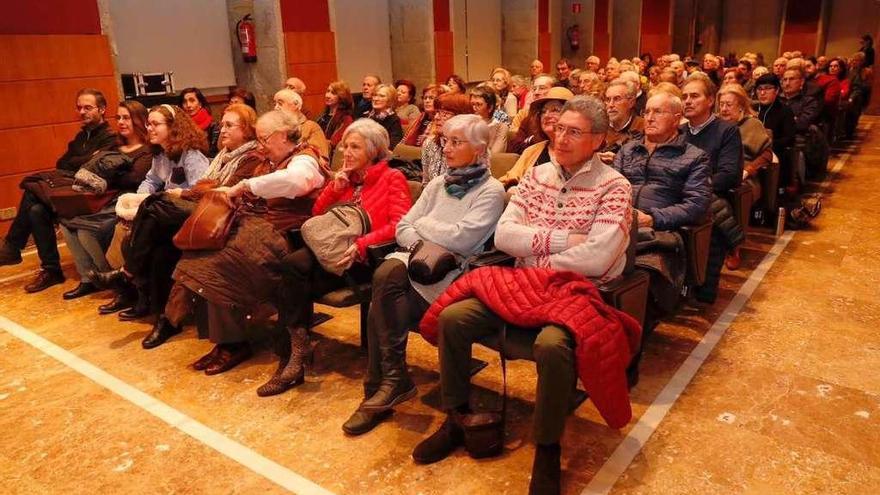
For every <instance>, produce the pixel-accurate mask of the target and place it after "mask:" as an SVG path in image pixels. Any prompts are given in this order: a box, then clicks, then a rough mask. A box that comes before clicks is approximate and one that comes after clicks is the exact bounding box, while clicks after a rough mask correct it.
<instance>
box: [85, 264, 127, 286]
mask: <svg viewBox="0 0 880 495" xmlns="http://www.w3.org/2000/svg"><path fill="white" fill-rule="evenodd" d="M88 276H89V280H91V281H92V283H93V284H95V285H97V286H98V287H101V288H102V289H125V288H128V287H129V286H130V284H131V279H130V278H129V276H128V275H126V273H125V272H124V271H123V270H122V268H117V269H116V270H110V271H109V272H99V271H97V270H92V271H90V272H89V273H88Z"/></svg>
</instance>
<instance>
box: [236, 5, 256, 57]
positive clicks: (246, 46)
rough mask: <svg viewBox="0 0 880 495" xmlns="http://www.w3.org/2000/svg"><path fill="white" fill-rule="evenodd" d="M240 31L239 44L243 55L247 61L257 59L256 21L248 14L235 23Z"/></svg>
mask: <svg viewBox="0 0 880 495" xmlns="http://www.w3.org/2000/svg"><path fill="white" fill-rule="evenodd" d="M235 31H236V32H237V33H238V45H239V46H240V47H241V55H242V57H244V61H245V62H248V63H250V62H256V61H257V38H256V36H255V35H254V21H252V20H251V15H250V14H248V15H246V16H244V17H242V18H241V20H239V21H238V23H236V24H235Z"/></svg>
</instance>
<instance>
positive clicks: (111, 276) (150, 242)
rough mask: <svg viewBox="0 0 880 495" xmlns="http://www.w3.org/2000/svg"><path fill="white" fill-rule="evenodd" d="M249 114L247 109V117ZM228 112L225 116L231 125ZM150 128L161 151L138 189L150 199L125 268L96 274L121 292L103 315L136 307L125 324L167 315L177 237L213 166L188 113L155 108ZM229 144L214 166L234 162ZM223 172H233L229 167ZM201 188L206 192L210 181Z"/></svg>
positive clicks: (125, 246)
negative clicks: (193, 190)
mask: <svg viewBox="0 0 880 495" xmlns="http://www.w3.org/2000/svg"><path fill="white" fill-rule="evenodd" d="M233 107H234V108H237V109H241V108H246V109H248V110H247V111H249V112H250V114H253V110H250V109H249V107H247V106H245V105H230V107H229V108H233ZM247 111H244V110H242V112H243V113H242V115H245V114H246V113H247ZM228 112H229V111H228V110H227V114H224V120H226V121H227V122H229V120H228V119H227V115H228ZM236 118H238V117H236ZM147 129H148V131H149V134H148V136H149V139H150V142H151V143H152V144H153V146H154V147H155V148H157V149H158V150H161V152H160V153H159V154H157V155H156V156H155V157H154V158H153V163H152V167H151V168H150V171H149V172H147V175H146V178H145V179H144V181H143V182H142V183H141V185H140V186H139V187H138V192H139V193H146V194H149V195H150V196H148V197H147V198H146V199H144V200H143V202H142V203H141V204H140V207H138V208H137V213H136V214H135V216H134V218H133V219H132V228H131V231H130V234H129V235H128V236H127V238H126V239H124V240H123V242H122V253H123V255H124V263H123V266H122V267H121V268H119V269H117V270H113V271H110V270H109V269H107V268H104V269H103V270H98V271H96V272H95V273H94V275H92V276H91V278H92V279H93V280H94V281H95V282H96V283H97V284H99V285H102V286H105V287H112V288H114V289H115V290H116V292H117V297H116V298H115V299H114V300H113V301H112V302H111V303H110V304H107V305H104V306H102V307H100V308H98V312H99V313H101V314H109V313H114V312H117V311H120V310H123V309H126V308H130V309H127V310H126V311H123V312H122V313H120V319H123V320H130V319H136V318H141V317H144V316H146V315H148V314H156V313H160V312H161V311H162V308H163V307H164V305H165V301H166V299H167V298H168V291H169V290H170V288H171V272H172V271H173V270H174V264H175V263H176V262H177V260H178V259H179V258H180V252H179V251H178V250H177V249H176V248H175V247H174V245H173V244H172V243H171V238H172V237H173V236H174V234H175V233H176V232H177V229H178V228H180V226H181V225H182V224H183V221H184V220H186V218H187V217H188V216H189V214H190V212H191V211H192V210H193V209H194V207H195V202H194V201H196V200H197V196H195V195H193V194H191V193H190V192H189V191H188V190H189V189H191V188H192V187H193V186H195V185H196V184H197V183H198V182H199V181H200V179H202V177H203V176H204V175H205V172H206V170H207V169H208V168H209V164H208V159H207V158H205V155H204V154H203V152H204V151H205V150H206V149H207V140H206V138H205V135H204V133H202V132H201V131H200V130H199V128H198V127H197V126H196V124H195V123H194V122H193V120H192V119H191V118H190V117H189V115H188V114H186V113H185V112H184V111H183V110H182V109H180V108H178V107H174V106H171V105H160V106H157V107H153V108H152V109H151V111H150V114H149V117H148V120H147ZM228 131H229V128H224V129H223V132H222V133H221V135H223V136H226V139H228V137H229V132H228ZM251 139H252V138H251ZM227 146H232V144H224V152H223V153H220V154H219V155H218V156H217V158H215V160H214V164H219V163H226V162H227V161H229V159H230V158H231V157H230V155H229V151H230V150H229V149H227V148H226V147H227ZM231 149H235V148H231ZM224 157H225V158H224ZM211 168H212V169H215V167H211ZM251 168H252V167H251ZM223 169H224V170H226V171H228V170H230V168H229V167H224V168H223ZM216 173H217V172H214V174H216ZM215 180H216V177H215ZM200 187H201V188H202V189H205V188H206V185H205V183H202V185H201V186H200ZM208 187H210V186H208Z"/></svg>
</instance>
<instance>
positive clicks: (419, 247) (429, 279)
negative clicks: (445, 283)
mask: <svg viewBox="0 0 880 495" xmlns="http://www.w3.org/2000/svg"><path fill="white" fill-rule="evenodd" d="M457 268H460V264H459V262H458V259H456V257H455V255H454V254H452V252H451V251H449V250H448V249H446V248H444V247H443V246H441V245H439V244H437V243H434V242H431V241H426V240H422V239H419V240H418V241H416V242H415V243H414V244H413V245H412V246H410V248H409V264H408V268H407V270H408V271H409V277H410V278H411V279H412V280H413V281H415V282H418V283H420V284H422V285H433V284H436V283H437V282H439V281H441V280H443V279H444V278H445V277H446V274H448V273H449V272H451V271H452V270H455V269H457Z"/></svg>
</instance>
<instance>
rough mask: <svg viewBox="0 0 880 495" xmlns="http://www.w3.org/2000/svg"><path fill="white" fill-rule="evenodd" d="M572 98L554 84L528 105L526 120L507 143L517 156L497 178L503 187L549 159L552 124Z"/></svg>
mask: <svg viewBox="0 0 880 495" xmlns="http://www.w3.org/2000/svg"><path fill="white" fill-rule="evenodd" d="M572 98H574V94H573V93H572V92H571V91H569V90H567V89H565V88H560V87H554V88H551V89H550V91H548V92H547V94H546V95H545V96H544V97H543V98H539V99H537V100H535V101H534V102H533V103H532V105H531V106H530V107H529V116H528V118H527V119H526V124H525V125H523V126H522V127H520V128H519V131H517V134H516V136H515V137H514V138H513V141H512V142H511V143H512V144H511V145H510V146H508V151H513V152H514V153H520V157H519V159H517V160H516V163H515V164H514V165H513V168H511V169H510V170H508V171H507V173H505V174H504V175H502V176H501V177H499V178H498V180H500V181H501V183H502V184H504V187H505V188H510V187H513V186H515V185H516V184H517V182H519V180H520V178H522V176H523V174H525V173H526V171H527V170H528V169H529V168H531V167H532V166H534V165H540V164H542V163H547V162H549V161H550V158H551V157H552V156H553V148H554V143H555V141H556V132H555V131H554V129H553V127H554V126H555V125H556V122H558V121H559V112H560V111H561V110H562V106H563V105H564V104H565V102H567V101H568V100H570V99H572ZM529 129H532V130H531V131H530V130H529Z"/></svg>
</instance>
